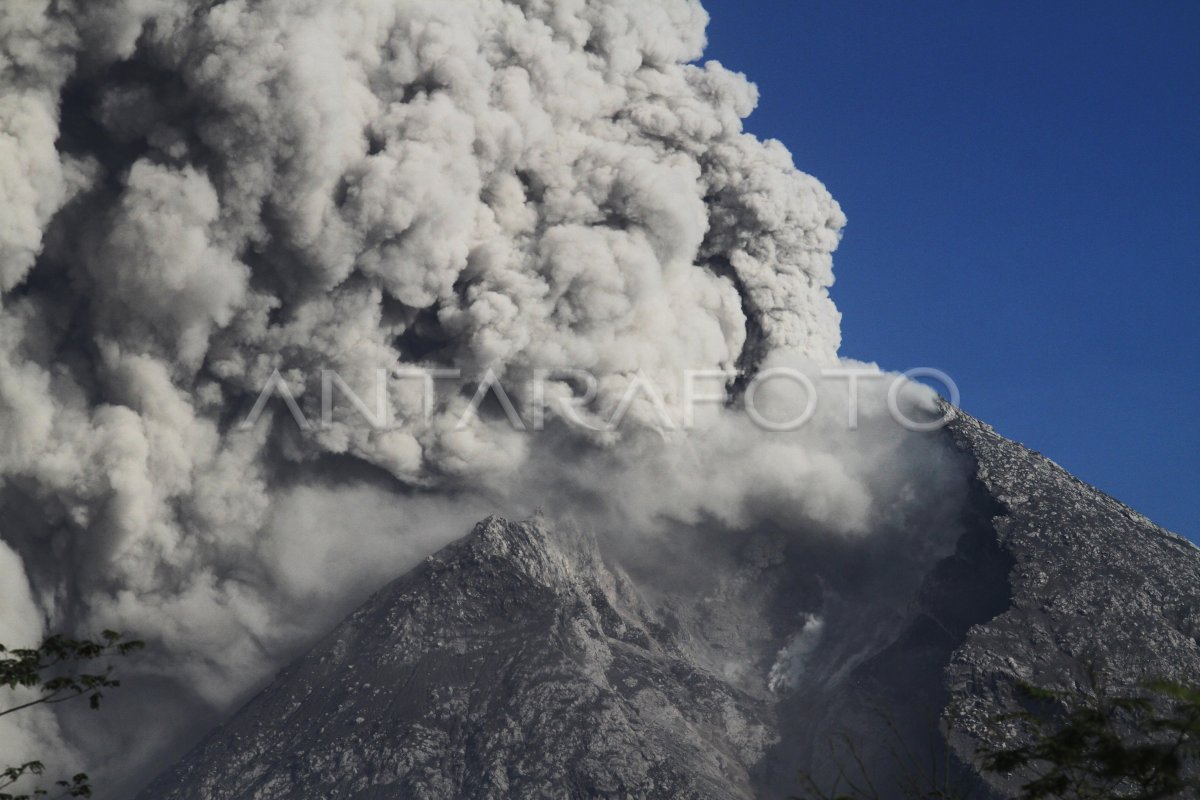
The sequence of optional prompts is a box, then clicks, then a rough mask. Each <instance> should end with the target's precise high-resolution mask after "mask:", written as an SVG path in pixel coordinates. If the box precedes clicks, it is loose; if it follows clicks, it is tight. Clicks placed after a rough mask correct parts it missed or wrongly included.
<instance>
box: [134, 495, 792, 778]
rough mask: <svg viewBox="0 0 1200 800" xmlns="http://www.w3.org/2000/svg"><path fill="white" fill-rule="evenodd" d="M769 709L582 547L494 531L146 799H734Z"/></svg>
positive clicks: (394, 596) (318, 654)
mask: <svg viewBox="0 0 1200 800" xmlns="http://www.w3.org/2000/svg"><path fill="white" fill-rule="evenodd" d="M771 728H772V725H771V723H770V722H769V713H768V711H767V709H766V707H765V704H764V703H763V702H762V701H761V700H760V699H759V698H755V697H752V696H750V695H749V694H747V693H744V692H741V691H738V690H736V689H733V688H731V687H730V686H729V685H728V684H726V683H724V682H722V681H720V680H717V679H715V678H714V677H713V676H712V675H710V674H708V673H706V672H704V671H702V670H699V669H697V668H696V667H695V666H694V664H693V659H689V657H688V654H687V653H686V651H685V650H684V649H683V648H682V647H681V644H680V642H679V641H678V640H677V639H676V637H674V636H672V635H671V634H670V633H669V632H668V631H667V630H666V629H665V628H663V627H662V626H661V625H660V624H658V623H657V622H656V621H655V620H654V619H653V616H652V615H651V614H650V612H649V611H648V610H647V609H646V607H645V606H644V605H643V603H642V602H641V601H640V600H639V598H638V596H637V593H636V591H635V590H634V589H633V588H632V586H631V585H630V584H629V583H628V582H627V581H626V580H625V579H623V578H622V576H621V575H620V573H618V572H614V571H611V570H609V569H608V568H606V567H605V566H604V565H603V563H602V562H601V560H600V558H599V555H598V553H597V552H596V550H595V544H594V542H593V541H590V540H589V539H587V538H585V537H583V536H578V537H570V536H563V535H558V534H554V533H551V532H550V531H548V530H547V529H546V527H545V526H544V525H543V524H542V523H541V522H540V521H538V520H534V521H531V522H527V523H520V524H514V523H508V522H505V521H504V520H500V519H495V518H492V519H489V520H486V521H484V522H482V523H480V524H479V525H478V526H477V527H476V529H475V531H474V532H473V533H472V534H471V535H470V536H469V537H467V538H466V539H465V540H463V541H461V542H459V543H457V544H455V545H452V546H450V547H448V548H446V549H445V550H444V551H442V552H441V553H439V554H438V555H436V556H434V557H431V558H430V559H429V560H428V561H426V562H425V563H424V564H423V565H422V566H420V567H419V568H417V569H416V570H415V571H414V572H412V573H411V574H409V575H408V576H406V577H404V578H403V579H401V580H399V581H397V582H396V583H393V584H392V585H390V586H388V587H387V588H385V589H384V590H382V591H381V592H379V593H378V594H376V595H375V596H374V597H373V598H372V599H371V600H370V601H369V602H368V603H367V604H366V605H364V606H363V607H362V608H360V609H359V610H358V611H356V612H355V613H354V614H353V615H352V616H351V617H349V618H348V619H347V620H346V621H345V622H343V623H342V624H341V625H340V626H339V627H338V628H337V629H336V630H335V631H334V632H333V633H332V634H330V635H329V636H328V637H327V638H326V639H325V640H324V641H323V642H321V644H319V645H318V646H317V647H316V648H315V649H314V650H313V651H312V652H310V653H309V654H308V655H307V656H305V657H304V658H303V659H301V660H300V661H299V662H297V663H296V664H294V665H293V666H292V667H290V668H289V669H288V670H286V671H285V672H283V673H281V674H280V676H279V678H278V679H277V681H276V682H275V684H274V685H272V686H271V687H270V688H269V689H267V690H266V691H265V692H264V693H262V694H261V695H259V697H258V698H256V699H255V700H254V701H253V702H252V703H251V704H250V705H248V706H247V707H246V708H245V709H243V710H242V711H241V712H240V713H239V714H238V715H237V716H235V717H234V718H233V719H232V720H231V721H230V722H229V723H228V724H227V725H225V726H224V727H223V728H221V729H220V730H218V731H217V732H216V733H214V734H213V735H212V736H210V737H209V739H208V740H207V741H206V742H204V743H203V744H201V746H200V747H199V748H198V749H197V750H196V751H195V752H194V753H193V754H192V755H191V756H189V757H188V758H187V759H185V760H184V762H183V763H182V764H181V765H180V766H178V767H176V768H175V769H174V770H172V771H171V772H169V773H168V774H166V775H165V776H163V777H162V778H160V779H159V780H158V781H157V782H156V783H155V784H153V785H152V786H151V787H149V788H148V789H147V790H146V791H145V792H144V793H143V795H142V796H143V797H145V798H148V799H149V798H154V800H163V799H164V798H172V799H175V798H178V799H179V800H182V799H183V798H204V799H205V800H217V799H218V798H221V799H222V800H223V799H225V798H230V799H232V798H239V799H241V798H255V799H256V800H266V799H267V798H289V799H291V798H301V797H313V798H315V797H322V798H331V797H347V798H348V797H353V798H362V799H363V800H365V799H366V798H406V800H408V799H409V798H411V799H412V800H417V799H418V798H429V799H430V800H434V799H435V798H436V799H437V800H441V799H442V798H453V797H471V798H517V797H520V798H535V797H536V798H541V797H612V798H618V797H622V798H626V797H627V798H635V797H637V798H641V797H655V798H740V797H747V796H750V795H751V794H752V793H753V791H752V788H751V778H750V773H749V768H750V766H751V765H753V764H755V763H756V762H758V761H759V760H760V759H761V758H762V755H763V753H764V751H765V748H766V746H767V745H768V744H769V741H770V735H771V734H770V730H771Z"/></svg>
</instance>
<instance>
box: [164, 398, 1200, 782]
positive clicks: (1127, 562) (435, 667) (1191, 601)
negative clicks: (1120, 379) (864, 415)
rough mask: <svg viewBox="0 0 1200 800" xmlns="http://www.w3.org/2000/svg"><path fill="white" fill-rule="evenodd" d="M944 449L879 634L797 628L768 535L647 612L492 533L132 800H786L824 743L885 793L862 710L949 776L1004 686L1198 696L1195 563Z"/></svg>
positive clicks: (525, 545)
mask: <svg viewBox="0 0 1200 800" xmlns="http://www.w3.org/2000/svg"><path fill="white" fill-rule="evenodd" d="M945 435H948V436H949V437H951V439H952V440H953V443H954V445H955V446H956V447H957V448H958V449H960V450H961V451H962V452H964V453H965V454H966V455H967V456H969V457H970V458H972V459H973V460H974V463H975V475H974V478H973V481H972V485H971V488H970V493H969V501H968V503H967V507H966V508H965V509H964V511H963V516H962V519H961V520H960V529H958V530H956V534H957V539H956V541H955V542H954V546H953V550H952V552H949V553H942V554H939V556H938V557H937V558H934V559H931V560H930V563H929V566H928V568H927V569H926V570H925V572H924V574H923V577H922V576H919V580H917V581H916V582H914V583H913V584H912V586H911V590H906V591H908V594H907V597H906V600H905V602H904V603H902V604H900V606H899V608H898V610H897V608H894V607H893V608H891V610H890V611H885V610H883V609H882V607H883V606H885V605H889V606H895V605H896V604H895V603H893V602H891V601H890V600H889V601H888V602H887V603H879V602H877V603H874V604H873V603H871V602H868V601H862V602H859V603H858V604H853V603H851V604H849V605H847V607H846V608H845V609H842V611H840V612H839V611H838V609H837V608H833V607H832V606H827V607H824V608H823V609H822V610H821V613H819V614H818V613H801V612H805V611H806V609H809V608H812V607H814V606H813V604H812V602H810V601H811V593H812V590H811V581H808V582H806V578H805V575H806V570H809V569H810V566H809V565H810V563H811V562H810V560H806V557H805V554H804V553H803V552H801V551H798V550H797V549H796V546H795V543H794V542H793V541H791V540H789V539H787V538H786V537H784V538H782V539H781V538H780V537H779V536H778V535H773V534H764V535H763V537H761V538H760V539H756V540H753V541H748V542H746V543H744V544H743V545H741V547H740V549H739V550H737V552H736V553H734V554H733V555H732V556H731V557H714V559H712V561H713V563H712V564H707V565H705V566H703V567H697V568H696V574H695V575H693V576H690V577H688V578H687V579H684V580H678V579H676V580H672V581H667V582H666V583H665V585H664V583H663V582H657V581H649V580H646V579H645V578H644V577H639V575H640V574H641V572H639V570H638V569H637V568H636V567H630V568H628V569H621V568H620V567H618V566H616V562H618V561H620V560H621V559H619V558H618V559H613V558H610V557H609V554H608V553H603V554H602V553H601V550H600V548H598V547H597V543H596V540H595V539H594V538H593V537H592V536H591V535H589V534H585V533H580V532H575V531H573V530H571V529H569V528H567V527H564V526H552V525H551V524H549V523H548V522H546V521H545V520H543V519H541V518H535V519H533V520H530V521H526V522H521V523H513V522H507V521H505V520H502V519H498V518H495V517H493V518H490V519H487V520H485V521H483V522H481V523H479V524H478V525H477V526H476V527H475V529H474V531H473V532H472V533H471V534H470V535H468V536H467V537H466V538H465V539H463V540H460V541H459V542H457V543H455V544H452V545H450V546H449V547H447V548H445V549H443V550H442V551H440V552H439V553H437V554H436V555H434V556H432V557H430V558H429V559H427V560H426V561H425V562H424V563H423V564H422V565H420V566H419V567H418V568H416V569H415V570H413V571H412V572H410V573H409V574H407V575H405V576H403V577H401V578H400V579H398V580H397V581H395V582H394V583H392V584H391V585H389V586H387V587H385V588H384V589H382V590H381V591H379V592H378V593H377V594H375V595H374V596H373V597H372V598H371V599H370V600H369V601H368V602H367V603H366V604H365V605H363V606H362V607H361V608H359V609H358V610H357V611H356V612H354V613H353V614H352V615H351V616H350V617H349V618H347V619H346V620H345V621H344V622H342V623H341V624H340V625H339V626H338V627H337V628H336V629H335V630H333V631H332V632H331V633H330V634H329V635H328V636H327V637H325V639H323V640H322V641H321V642H320V643H319V644H317V645H316V646H315V647H314V648H313V649H312V650H311V651H310V652H309V653H308V654H307V655H305V656H304V657H302V658H301V659H300V660H298V661H297V662H296V663H294V664H293V665H292V666H291V667H289V668H288V669H286V670H285V671H283V672H282V673H280V674H279V676H278V677H277V679H276V680H275V681H274V682H273V683H272V684H271V685H270V686H269V687H267V688H266V689H265V690H264V691H263V692H262V693H261V694H260V695H258V696H257V697H256V698H254V699H253V700H252V701H251V702H250V703H249V704H247V705H246V706H245V707H244V708H242V709H241V711H239V712H238V713H237V714H236V715H235V716H234V717H233V718H232V719H230V720H229V721H228V722H227V723H226V724H225V725H224V726H222V727H221V728H220V729H218V730H216V731H214V732H213V733H211V734H210V735H209V736H208V737H207V738H206V739H205V740H204V741H203V742H202V743H201V744H200V745H199V746H198V747H197V748H196V749H195V750H194V751H193V752H192V753H191V754H190V755H188V756H187V757H185V758H184V759H183V760H182V761H181V762H180V763H179V764H178V765H176V766H175V767H173V768H172V769H170V770H169V771H167V772H166V773H164V774H163V775H162V776H161V777H159V778H158V779H157V780H156V781H155V782H154V783H153V784H152V785H151V786H149V787H148V788H147V789H146V790H145V791H144V793H143V794H142V795H141V797H142V798H144V800H185V799H186V800H201V799H202V800H235V799H236V800H251V799H253V800H271V799H273V798H289V800H292V799H294V798H354V800H372V799H375V798H379V799H382V798H389V799H392V798H403V799H404V800H424V799H425V798H429V799H430V800H433V798H438V799H439V800H441V799H442V798H452V797H461V798H496V799H499V798H551V797H553V798H577V797H579V798H582V797H590V798H751V797H773V796H786V794H787V793H788V791H790V790H792V791H794V790H795V789H796V788H797V786H798V784H797V780H798V779H797V775H798V773H799V772H800V771H802V770H807V771H812V772H815V773H816V774H818V775H819V774H821V773H822V771H823V770H827V769H829V768H830V767H829V764H828V760H827V757H826V755H824V754H825V753H826V750H825V743H826V742H827V741H828V739H829V737H830V736H831V735H833V734H834V733H836V732H837V731H839V730H850V731H852V732H854V733H855V734H856V735H858V736H860V737H861V739H862V741H863V742H864V743H865V747H864V752H865V758H867V759H868V760H871V761H873V763H875V764H876V765H878V766H880V768H881V769H886V765H885V764H884V761H885V759H884V758H883V754H882V753H883V745H882V744H881V741H882V737H883V729H882V728H881V723H880V722H879V721H878V720H877V719H876V718H875V717H874V716H873V714H872V709H874V708H879V707H882V708H886V709H888V711H889V714H890V715H891V722H890V723H889V724H890V725H892V726H894V727H895V728H896V730H898V731H900V733H901V735H907V734H909V733H913V734H915V733H917V732H922V735H926V734H927V733H928V731H929V730H930V728H929V720H928V717H929V716H930V715H931V714H932V716H933V718H934V719H935V720H936V719H937V718H938V716H941V717H942V718H943V719H945V720H947V721H949V722H950V723H951V724H950V726H949V729H950V730H951V731H952V733H951V735H950V736H949V740H948V741H941V742H938V743H937V746H938V747H940V748H943V749H944V750H947V751H948V753H947V754H948V755H949V756H950V758H951V759H952V760H956V761H957V763H958V764H960V765H962V766H963V768H964V769H967V770H969V769H970V766H969V765H970V764H971V763H972V758H973V755H974V753H975V752H976V750H977V748H978V747H979V746H980V745H983V744H990V745H995V744H1000V742H998V741H994V740H992V739H991V738H990V737H993V736H996V735H998V734H997V733H996V732H995V731H994V726H989V725H988V724H986V723H987V722H988V720H990V719H992V718H994V717H995V716H996V715H998V714H1002V713H1005V712H1008V711H1013V710H1016V708H1017V705H1016V703H1017V700H1016V695H1015V691H1014V689H1015V686H1016V684H1017V683H1018V682H1022V681H1028V682H1033V683H1037V684H1040V685H1045V686H1051V687H1061V688H1066V689H1071V688H1078V685H1079V683H1080V682H1081V681H1082V680H1083V679H1084V677H1085V676H1086V674H1087V672H1088V670H1089V669H1094V670H1098V671H1100V672H1101V674H1102V675H1103V676H1104V677H1105V678H1106V679H1107V680H1108V681H1109V683H1111V684H1114V685H1118V686H1119V685H1129V684H1132V683H1136V682H1137V681H1138V680H1140V679H1142V678H1145V677H1151V676H1155V677H1159V676H1161V677H1172V678H1176V679H1185V680H1197V679H1200V550H1197V549H1196V548H1195V547H1194V546H1193V545H1191V544H1190V543H1188V542H1187V541H1186V540H1184V539H1182V538H1180V537H1178V536H1176V535H1174V534H1171V533H1169V532H1167V531H1165V530H1163V529H1161V528H1159V527H1157V526H1155V525H1154V524H1153V523H1151V522H1150V521H1149V520H1147V519H1146V518H1145V517H1142V516H1141V515H1139V514H1137V513H1136V512H1133V511H1131V510H1130V509H1128V508H1127V507H1125V506H1123V505H1121V504H1120V503H1118V502H1116V501H1115V500H1113V499H1112V498H1110V497H1108V496H1106V495H1104V494H1103V493H1101V492H1099V491H1097V490H1096V489H1094V488H1092V487H1090V486H1088V485H1086V484H1084V483H1082V482H1080V481H1078V480H1077V479H1075V478H1073V477H1072V476H1071V475H1069V474H1068V473H1067V472H1065V471H1064V470H1062V469H1061V468H1060V467H1058V466H1057V465H1055V464H1054V463H1053V462H1051V461H1049V460H1047V459H1046V458H1044V457H1042V456H1040V455H1038V454H1037V453H1034V452H1032V451H1030V450H1028V449H1026V448H1024V447H1022V446H1021V445H1018V444H1016V443H1014V442H1011V441H1008V440H1006V439H1004V438H1003V437H1001V436H999V435H997V434H996V433H995V432H994V431H993V430H992V429H991V428H989V427H988V426H986V425H984V424H983V423H980V422H978V421H977V420H974V419H972V418H970V417H969V416H966V415H964V414H961V413H960V414H959V415H958V417H957V419H956V420H955V421H954V422H953V423H951V425H950V426H949V427H948V428H947V429H946V432H945ZM627 560H628V559H627ZM644 571H645V570H643V572H644ZM839 614H840V616H839ZM852 623H855V624H852ZM978 780H979V781H980V784H981V786H980V788H981V789H984V790H985V791H986V792H987V793H990V794H993V795H995V796H1000V797H1003V796H1005V795H1007V794H1010V793H1011V791H1012V787H1011V786H1007V785H1005V784H1004V783H1003V781H997V780H996V779H990V780H991V781H992V782H991V783H984V781H985V779H984V778H982V777H980V778H979V779H978Z"/></svg>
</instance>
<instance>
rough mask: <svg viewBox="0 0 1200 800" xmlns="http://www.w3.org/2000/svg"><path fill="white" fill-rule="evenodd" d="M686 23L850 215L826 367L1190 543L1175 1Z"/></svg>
mask: <svg viewBox="0 0 1200 800" xmlns="http://www.w3.org/2000/svg"><path fill="white" fill-rule="evenodd" d="M704 5H705V7H706V8H707V9H708V10H709V13H710V15H711V16H712V24H711V25H710V28H709V51H708V56H707V57H709V58H716V59H717V60H719V61H721V62H722V63H723V64H725V65H726V66H728V67H730V68H732V69H736V70H739V71H742V72H745V73H746V74H747V75H748V76H749V77H750V78H751V79H752V80H753V81H754V82H755V83H757V84H758V86H759V88H760V90H761V94H762V97H761V100H760V103H759V108H758V110H757V111H755V113H754V115H753V116H751V118H750V119H749V121H748V123H747V127H748V129H749V130H751V131H752V132H754V133H756V134H758V135H760V136H764V137H772V138H777V139H780V140H781V141H783V142H784V143H785V144H786V145H787V146H788V148H789V149H790V150H791V151H792V153H793V154H794V157H795V160H796V164H797V166H799V167H800V169H802V170H804V171H806V172H809V173H811V174H813V175H815V176H817V177H818V178H820V179H821V180H822V181H824V183H825V184H826V185H827V186H828V187H829V189H830V191H831V192H832V193H833V195H834V197H836V198H837V199H838V201H839V202H840V203H841V204H842V207H843V209H844V210H845V211H846V214H847V216H848V217H849V219H850V224H849V226H848V227H847V229H846V232H845V238H844V239H843V242H842V246H841V248H840V249H839V250H838V253H837V254H836V256H835V261H834V266H835V272H836V274H837V276H838V282H837V285H836V286H835V287H834V299H835V301H836V302H837V303H838V306H839V307H840V308H841V310H842V312H843V315H844V320H843V336H844V339H843V347H842V352H843V354H844V355H847V356H851V357H855V358H861V359H864V360H872V361H877V362H879V363H880V364H881V365H882V366H884V367H887V368H891V369H907V368H910V367H916V366H926V365H928V366H934V367H938V368H940V369H943V370H945V371H946V372H947V373H949V374H950V375H951V376H952V377H953V378H954V379H955V380H956V381H957V383H958V384H959V387H960V388H961V390H962V404H963V407H964V408H966V409H967V410H968V411H970V412H971V413H973V414H975V415H976V416H979V417H981V418H982V419H984V420H986V421H987V422H989V423H991V424H992V425H994V426H995V427H996V428H997V430H999V431H1000V432H1001V433H1003V434H1005V435H1007V436H1009V437H1011V438H1014V439H1016V440H1018V441H1021V442H1023V443H1025V444H1027V445H1028V446H1030V447H1032V448H1034V449H1036V450H1039V451H1041V452H1043V453H1045V454H1046V455H1048V456H1049V457H1050V458H1052V459H1054V460H1055V461H1057V462H1058V463H1059V464H1062V465H1063V466H1064V467H1066V468H1067V469H1069V470H1071V471H1072V472H1073V473H1075V474H1076V475H1077V476H1079V477H1080V478H1082V479H1084V480H1086V481H1088V482H1090V483H1093V484H1095V485H1096V486H1098V487H1100V488H1101V489H1103V490H1105V491H1107V492H1109V493H1110V494H1112V495H1114V496H1115V497H1117V498H1118V499H1120V500H1121V501H1123V502H1125V503H1127V504H1129V505H1131V506H1133V507H1134V508H1136V509H1138V510H1139V511H1142V512H1143V513H1145V514H1147V515H1148V516H1150V517H1151V518H1152V519H1154V520H1155V521H1156V522H1158V523H1159V524H1161V525H1163V526H1165V527H1168V528H1170V529H1172V530H1175V531H1177V532H1179V533H1182V534H1184V535H1187V536H1190V537H1191V538H1193V539H1198V538H1200V497H1198V496H1197V487H1198V486H1200V464H1198V454H1200V422H1198V419H1197V411H1198V409H1200V358H1198V354H1200V3H1195V2H1174V3H1167V2H1147V3H1131V2H1124V3H1097V2H1088V3H1082V2H1055V3H1032V2H1006V3H992V4H983V3H958V2H953V3H952V2H913V3H900V2H878V3H865V2H832V1H829V2H824V1H823V2H815V1H812V0H705V3H704Z"/></svg>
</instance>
